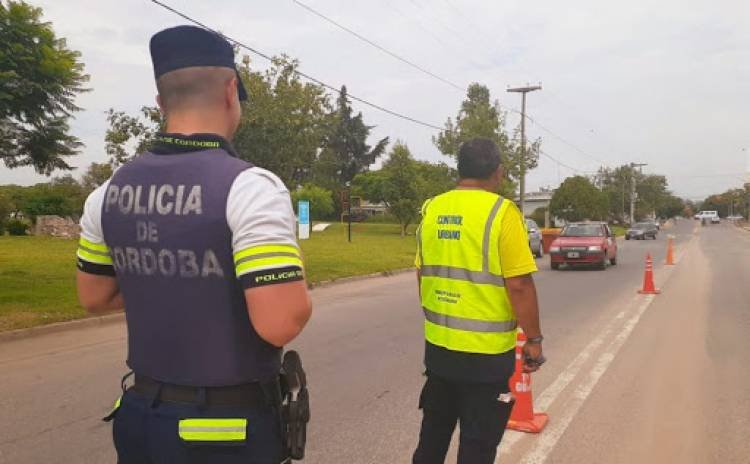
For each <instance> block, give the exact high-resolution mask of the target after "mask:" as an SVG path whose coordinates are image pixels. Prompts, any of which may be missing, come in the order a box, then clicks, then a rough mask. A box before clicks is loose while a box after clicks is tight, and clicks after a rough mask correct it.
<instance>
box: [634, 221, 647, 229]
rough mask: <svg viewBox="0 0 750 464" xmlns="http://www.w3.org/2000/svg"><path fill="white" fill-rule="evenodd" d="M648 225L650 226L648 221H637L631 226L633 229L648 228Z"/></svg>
mask: <svg viewBox="0 0 750 464" xmlns="http://www.w3.org/2000/svg"><path fill="white" fill-rule="evenodd" d="M649 227H651V224H649V223H648V222H639V223H638V224H636V225H634V226H633V229H648V228H649Z"/></svg>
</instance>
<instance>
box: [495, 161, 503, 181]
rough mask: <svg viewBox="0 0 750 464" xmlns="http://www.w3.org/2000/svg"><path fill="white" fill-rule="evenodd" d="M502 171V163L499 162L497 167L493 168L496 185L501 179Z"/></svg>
mask: <svg viewBox="0 0 750 464" xmlns="http://www.w3.org/2000/svg"><path fill="white" fill-rule="evenodd" d="M503 173H504V171H503V165H502V164H501V165H500V166H498V167H497V169H495V174H494V178H495V181H496V182H497V183H498V185H500V183H501V182H502V181H503Z"/></svg>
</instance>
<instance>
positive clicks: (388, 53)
mask: <svg viewBox="0 0 750 464" xmlns="http://www.w3.org/2000/svg"><path fill="white" fill-rule="evenodd" d="M292 2H294V3H295V4H296V5H298V6H300V7H302V8H304V9H306V10H307V11H309V12H310V13H312V14H314V15H315V16H317V17H319V18H321V19H323V20H325V21H327V22H329V23H331V24H333V25H334V26H336V27H338V28H339V29H341V30H343V31H345V32H348V33H349V34H351V35H353V36H354V37H356V38H358V39H359V40H361V41H362V42H364V43H366V44H368V45H370V46H372V47H375V48H376V49H378V50H380V51H381V52H383V53H385V54H386V55H389V56H391V57H393V58H395V59H397V60H398V61H400V62H402V63H405V64H407V65H409V66H411V67H412V68H414V69H416V70H418V71H420V72H422V73H424V74H426V75H428V76H430V77H433V78H435V79H437V80H439V81H440V82H443V83H444V84H447V85H449V86H451V87H453V88H454V89H457V90H459V91H461V92H464V91H466V88H465V87H462V86H460V85H458V84H455V83H453V82H451V81H449V80H448V79H445V78H443V77H440V76H438V75H437V74H435V73H433V72H432V71H429V70H427V69H425V68H423V67H422V66H420V65H418V64H416V63H414V62H413V61H409V60H407V59H406V58H404V57H402V56H400V55H397V54H396V53H394V52H392V51H390V50H388V49H387V48H385V47H383V46H380V45H378V44H377V43H375V42H373V41H372V40H370V39H368V38H367V37H365V36H363V35H361V34H359V33H357V32H356V31H353V30H352V29H349V28H348V27H346V26H344V25H342V24H340V23H337V22H336V21H334V20H333V19H331V18H329V17H328V16H326V15H324V14H323V13H321V12H319V11H317V10H315V9H313V8H312V7H310V6H308V5H306V4H304V3H302V2H301V1H299V0H292Z"/></svg>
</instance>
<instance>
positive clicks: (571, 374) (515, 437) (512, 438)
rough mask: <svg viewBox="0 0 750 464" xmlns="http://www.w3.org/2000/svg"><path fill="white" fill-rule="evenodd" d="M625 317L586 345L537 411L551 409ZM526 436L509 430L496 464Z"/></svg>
mask: <svg viewBox="0 0 750 464" xmlns="http://www.w3.org/2000/svg"><path fill="white" fill-rule="evenodd" d="M625 315H626V312H625V311H621V312H620V313H619V314H617V316H615V317H614V318H612V319H611V320H610V321H609V323H608V324H607V326H606V327H605V328H604V329H603V330H602V331H600V332H599V335H598V336H597V337H596V338H594V339H593V340H591V342H590V343H589V344H588V345H586V347H585V348H584V349H583V350H581V352H580V353H578V356H576V357H575V359H573V361H572V362H571V363H570V364H568V365H567V367H565V369H564V370H563V371H562V372H561V373H560V375H558V376H557V378H556V379H555V380H554V381H553V382H552V383H551V384H550V385H549V386H548V387H547V388H545V389H544V391H543V392H542V393H541V394H540V395H539V396H538V397H537V398H536V399H535V401H534V409H535V410H537V411H541V412H544V411H546V410H547V409H549V407H550V406H551V405H552V403H554V402H555V400H556V399H557V397H558V396H559V395H560V393H562V391H563V390H565V388H567V387H568V385H570V382H572V381H573V380H574V379H575V378H576V377H577V376H578V373H579V372H580V371H581V369H582V368H583V366H584V364H586V362H587V361H588V360H589V358H590V357H591V355H592V354H593V353H594V352H595V350H597V349H598V348H599V347H600V346H602V345H603V344H604V341H605V340H607V339H609V336H610V333H611V332H612V330H613V329H614V328H615V325H617V324H618V323H620V322H621V321H622V320H623V319H624V318H625ZM525 436H527V435H526V434H525V433H522V432H516V431H513V430H507V431H506V432H505V435H504V436H503V441H502V442H501V444H500V453H498V455H497V458H496V459H495V463H498V462H500V454H502V453H509V452H510V450H511V448H512V447H513V445H515V444H516V443H517V442H518V441H519V440H521V439H522V438H523V437H525Z"/></svg>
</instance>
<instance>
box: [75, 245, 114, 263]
mask: <svg viewBox="0 0 750 464" xmlns="http://www.w3.org/2000/svg"><path fill="white" fill-rule="evenodd" d="M76 255H77V256H78V257H79V258H81V259H82V260H84V261H88V262H90V263H95V264H108V265H112V257H111V256H110V255H109V253H106V254H105V253H102V252H94V251H90V250H89V249H86V248H83V247H80V246H79V247H78V252H77V253H76Z"/></svg>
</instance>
